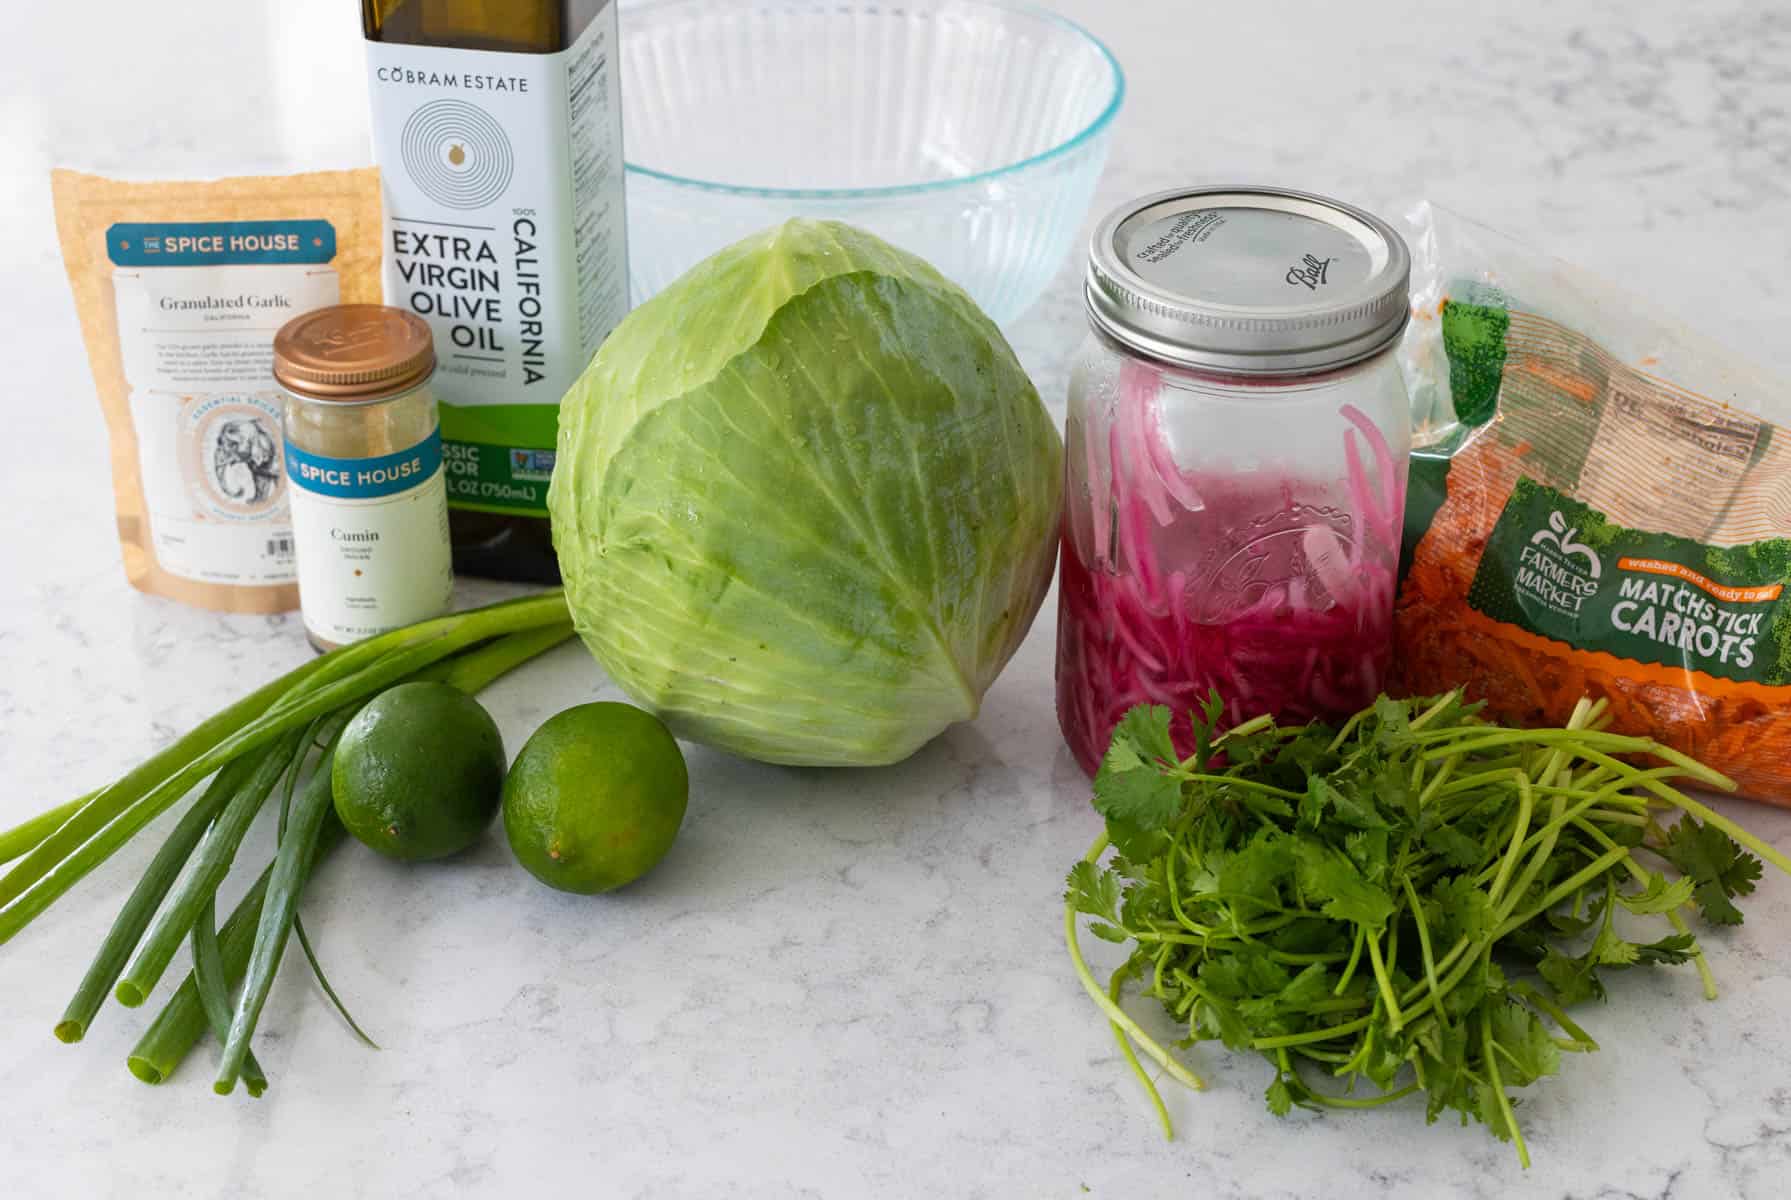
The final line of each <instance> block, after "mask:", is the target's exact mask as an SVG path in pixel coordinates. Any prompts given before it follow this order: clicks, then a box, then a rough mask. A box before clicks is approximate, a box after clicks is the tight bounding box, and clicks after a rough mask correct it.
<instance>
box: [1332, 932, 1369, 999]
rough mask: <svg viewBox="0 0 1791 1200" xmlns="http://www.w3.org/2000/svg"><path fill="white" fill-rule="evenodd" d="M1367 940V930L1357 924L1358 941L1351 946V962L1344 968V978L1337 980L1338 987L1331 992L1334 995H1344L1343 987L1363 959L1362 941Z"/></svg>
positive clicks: (1345, 986) (1353, 975)
mask: <svg viewBox="0 0 1791 1200" xmlns="http://www.w3.org/2000/svg"><path fill="white" fill-rule="evenodd" d="M1367 940H1368V933H1367V931H1366V930H1364V929H1363V928H1362V927H1361V926H1360V925H1358V926H1356V943H1355V945H1354V946H1352V947H1351V948H1350V952H1349V962H1348V963H1347V964H1346V965H1345V966H1344V968H1343V978H1341V979H1339V980H1338V981H1337V987H1336V989H1335V990H1334V991H1332V993H1331V994H1332V995H1333V996H1341V995H1343V989H1345V988H1347V987H1348V986H1349V981H1350V980H1351V979H1353V978H1354V977H1355V974H1356V967H1357V965H1358V964H1359V963H1361V961H1362V943H1363V942H1365V941H1367Z"/></svg>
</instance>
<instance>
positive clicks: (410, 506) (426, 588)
mask: <svg viewBox="0 0 1791 1200" xmlns="http://www.w3.org/2000/svg"><path fill="white" fill-rule="evenodd" d="M434 373H435V346H434V342H433V340H432V339H431V337H430V333H429V326H428V325H427V324H426V323H425V322H424V321H423V320H422V319H421V318H420V317H417V316H415V315H414V314H412V313H408V312H405V311H404V310H403V309H398V308H390V307H387V306H385V305H381V304H339V305H335V306H333V307H330V308H321V309H317V310H315V311H313V312H309V313H306V314H305V315H304V316H301V317H296V318H294V319H293V320H291V321H288V322H287V323H286V324H285V325H284V326H282V327H281V329H280V331H279V333H277V334H276V335H275V336H274V379H275V381H276V382H278V383H279V385H280V388H281V390H282V391H283V392H284V394H285V431H286V475H287V480H288V482H289V483H290V485H291V487H290V491H291V504H292V533H293V541H294V549H295V551H296V554H297V566H298V586H299V609H300V611H301V613H302V614H303V616H304V621H305V635H306V637H308V638H309V639H310V641H311V644H312V645H313V646H315V647H317V648H318V649H319V650H332V649H334V648H335V647H337V646H340V645H342V644H343V643H345V642H352V641H357V640H359V639H361V638H365V637H372V636H373V635H375V634H379V633H384V632H386V631H387V630H391V629H396V628H397V627H399V626H401V625H409V624H411V623H412V622H414V621H421V620H426V619H427V618H429V617H434V616H439V615H441V614H442V613H443V612H446V611H447V608H448V599H449V594H450V593H451V591H452V590H453V585H454V572H453V564H452V556H451V554H450V551H449V542H448V493H447V486H446V483H445V479H444V476H443V473H442V435H441V423H440V419H439V418H438V416H437V414H436V403H435V395H434V393H433V392H432V391H431V390H430V386H429V380H430V377H431V376H432V375H433V374H434Z"/></svg>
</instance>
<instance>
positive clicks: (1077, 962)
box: [1063, 833, 1206, 1092]
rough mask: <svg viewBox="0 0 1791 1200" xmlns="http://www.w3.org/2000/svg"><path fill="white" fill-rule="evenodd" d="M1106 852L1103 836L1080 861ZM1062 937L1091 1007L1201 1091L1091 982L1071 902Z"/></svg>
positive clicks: (1195, 1079) (1196, 1080)
mask: <svg viewBox="0 0 1791 1200" xmlns="http://www.w3.org/2000/svg"><path fill="white" fill-rule="evenodd" d="M1106 849H1107V835H1106V834H1105V833H1103V834H1102V835H1101V836H1100V837H1098V838H1096V839H1095V843H1094V845H1093V846H1091V847H1089V850H1088V853H1087V854H1084V855H1083V856H1082V858H1083V861H1085V862H1091V863H1092V862H1098V861H1100V857H1101V854H1102V852H1103V851H1105V850H1106ZM1063 938H1064V944H1065V945H1067V946H1068V947H1069V951H1070V962H1071V964H1072V965H1073V966H1074V967H1075V968H1076V977H1077V978H1078V979H1080V980H1081V981H1082V990H1083V991H1085V992H1087V993H1088V996H1089V999H1091V1000H1093V1001H1094V1002H1095V1005H1096V1006H1097V1007H1098V1008H1100V1010H1101V1011H1102V1012H1104V1013H1106V1014H1107V1019H1108V1020H1110V1021H1112V1022H1113V1023H1114V1024H1115V1025H1117V1026H1119V1027H1120V1028H1121V1029H1123V1030H1125V1032H1126V1033H1127V1034H1129V1035H1131V1037H1132V1039H1133V1040H1134V1041H1135V1042H1137V1043H1138V1045H1140V1046H1142V1047H1143V1048H1144V1052H1145V1053H1146V1054H1148V1055H1150V1056H1151V1057H1152V1058H1154V1059H1156V1061H1157V1063H1158V1065H1160V1066H1161V1067H1162V1068H1163V1069H1164V1070H1165V1071H1167V1072H1169V1074H1170V1075H1172V1076H1174V1077H1175V1079H1176V1080H1177V1081H1178V1082H1180V1083H1182V1084H1185V1085H1186V1086H1188V1087H1191V1088H1193V1089H1194V1090H1195V1091H1197V1092H1201V1091H1205V1090H1206V1080H1204V1079H1202V1078H1201V1077H1200V1076H1198V1075H1196V1074H1195V1073H1194V1072H1193V1071H1190V1070H1189V1069H1188V1068H1187V1067H1185V1066H1183V1065H1182V1064H1181V1063H1179V1062H1177V1061H1176V1060H1175V1058H1174V1056H1173V1055H1171V1054H1170V1053H1169V1051H1167V1050H1165V1049H1164V1048H1163V1047H1162V1046H1161V1045H1159V1044H1158V1042H1157V1040H1156V1039H1155V1038H1153V1037H1151V1035H1150V1034H1148V1033H1146V1032H1145V1031H1144V1029H1143V1028H1142V1027H1141V1026H1140V1025H1139V1024H1138V1022H1136V1021H1134V1020H1133V1019H1132V1018H1131V1017H1130V1016H1128V1015H1127V1014H1126V1011H1125V1010H1124V1009H1123V1008H1121V1007H1120V1006H1119V1005H1118V1004H1117V1003H1115V1002H1114V1001H1113V1000H1111V999H1109V998H1108V996H1107V992H1106V989H1104V988H1103V987H1101V985H1100V983H1099V982H1098V981H1097V980H1096V979H1095V977H1094V972H1092V971H1090V970H1089V969H1088V960H1086V959H1085V958H1083V957H1082V946H1081V944H1080V943H1079V942H1078V941H1077V940H1076V906H1075V904H1074V903H1073V902H1066V903H1065V904H1064V906H1063Z"/></svg>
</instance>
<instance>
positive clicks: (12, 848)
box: [0, 792, 94, 863]
mask: <svg viewBox="0 0 1791 1200" xmlns="http://www.w3.org/2000/svg"><path fill="white" fill-rule="evenodd" d="M93 797H94V793H93V792H88V793H87V794H86V795H85V796H78V797H76V798H75V799H73V800H70V801H69V802H68V803H67V804H62V805H58V806H57V807H55V808H52V809H51V810H50V811H49V812H45V813H38V814H37V815H36V816H35V817H32V818H31V819H30V820H29V821H26V822H24V823H22V824H19V825H15V826H13V827H12V828H11V829H8V830H7V831H6V832H5V833H0V863H5V862H11V861H12V860H13V859H15V858H18V857H19V856H21V855H24V854H29V853H31V851H33V850H35V849H36V848H37V847H38V844H39V843H41V842H42V841H43V840H44V839H45V838H47V837H49V836H50V835H51V834H52V833H55V832H56V831H57V830H58V829H61V828H62V827H63V825H65V824H66V823H67V822H68V819H69V818H70V817H72V816H74V815H75V814H76V813H78V812H80V811H81V808H82V806H84V805H85V804H86V803H87V802H88V801H89V800H91V799H93Z"/></svg>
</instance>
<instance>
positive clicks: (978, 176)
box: [619, 0, 1126, 200]
mask: <svg viewBox="0 0 1791 1200" xmlns="http://www.w3.org/2000/svg"><path fill="white" fill-rule="evenodd" d="M958 2H961V3H964V4H966V5H967V6H969V7H972V8H993V9H1000V10H1002V11H1004V12H1012V13H1022V14H1024V15H1026V16H1029V17H1035V18H1038V19H1041V20H1043V21H1045V22H1047V23H1049V24H1052V25H1056V26H1058V27H1060V28H1062V29H1066V30H1068V31H1069V32H1070V33H1072V34H1074V35H1076V36H1077V37H1079V38H1081V39H1082V40H1083V41H1084V42H1087V43H1088V44H1089V45H1090V46H1093V47H1094V49H1095V51H1096V53H1098V54H1099V55H1100V56H1101V58H1102V59H1103V60H1104V61H1105V62H1106V64H1107V69H1108V70H1109V71H1110V72H1112V94H1111V95H1109V96H1108V98H1107V103H1106V105H1105V106H1104V107H1103V108H1102V109H1101V111H1100V112H1099V113H1097V114H1096V115H1095V117H1094V119H1093V120H1092V121H1090V122H1089V123H1088V124H1087V125H1085V126H1083V128H1082V129H1081V130H1079V131H1078V132H1077V133H1076V134H1075V135H1074V136H1073V137H1070V138H1066V139H1065V140H1064V141H1061V142H1059V143H1057V144H1056V145H1055V146H1050V147H1048V148H1046V149H1044V150H1041V151H1039V152H1038V153H1037V154H1033V155H1030V156H1028V157H1026V158H1022V159H1016V160H1015V161H1014V162H1011V163H1003V164H1002V165H1001V166H998V167H990V168H988V169H986V170H982V171H977V172H975V173H973V174H970V175H959V176H956V177H955V178H951V179H932V180H927V181H925V182H922V183H894V184H885V185H882V186H879V187H863V188H831V187H820V188H781V187H749V186H745V185H742V184H737V183H721V182H719V181H717V180H713V179H696V178H693V177H691V176H688V175H678V174H675V173H673V172H670V171H661V170H659V169H657V168H655V167H649V166H646V165H645V164H643V163H637V162H635V161H633V160H632V159H630V158H629V157H628V146H627V143H626V141H624V143H623V146H622V168H623V171H624V173H625V174H626V175H638V176H641V177H643V178H647V179H653V180H657V181H659V182H661V183H669V184H673V185H675V186H678V187H686V188H693V189H697V190H701V191H705V192H719V193H721V194H724V195H729V196H754V197H762V198H769V199H778V198H800V199H805V200H816V199H820V200H828V199H832V200H847V199H851V200H862V199H866V198H879V197H884V196H912V195H917V194H922V193H928V192H943V191H947V190H949V189H951V188H957V187H964V186H967V185H971V184H978V183H986V182H988V181H990V180H994V179H1000V178H1002V177H1003V176H1007V175H1014V174H1017V173H1019V172H1021V171H1024V170H1027V169H1028V168H1031V167H1036V166H1039V165H1040V164H1042V163H1047V162H1050V161H1051V160H1052V159H1056V158H1061V157H1063V156H1064V155H1067V154H1069V153H1070V152H1072V151H1074V150H1077V149H1079V148H1081V147H1082V146H1085V145H1087V144H1088V143H1089V142H1092V141H1093V140H1094V139H1095V138H1097V137H1099V136H1100V135H1101V134H1102V133H1103V132H1105V131H1106V129H1107V127H1108V126H1110V125H1111V124H1113V120H1114V118H1115V117H1116V116H1118V115H1119V110H1120V109H1121V108H1122V107H1123V106H1124V104H1125V99H1126V73H1125V69H1124V68H1123V67H1121V66H1120V65H1119V59H1118V58H1117V57H1115V56H1114V53H1113V51H1112V50H1110V49H1108V48H1107V43H1105V42H1103V41H1102V40H1101V39H1100V38H1098V37H1096V36H1095V35H1094V34H1092V33H1090V32H1089V31H1088V29H1087V28H1086V27H1084V26H1083V25H1081V24H1080V23H1078V22H1076V21H1072V20H1070V18H1068V17H1066V16H1064V15H1063V14H1062V13H1057V12H1053V11H1051V10H1050V9H1048V8H1045V7H1043V6H1042V5H1038V4H1030V3H1026V2H1025V0H958ZM689 3H692V0H640V2H638V3H633V4H622V5H620V6H619V12H620V13H622V14H626V12H628V11H629V10H634V11H639V10H641V9H652V8H671V7H673V6H675V5H681V4H689ZM772 3H774V4H777V3H780V0H772ZM781 4H782V6H784V7H791V8H809V7H812V5H810V4H806V3H801V2H800V0H781ZM830 7H831V8H843V7H846V6H845V5H832V6H830ZM866 7H871V8H882V7H885V6H884V5H882V4H877V3H874V2H872V3H868V4H867V5H866ZM623 104H624V106H626V104H627V97H623Z"/></svg>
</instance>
